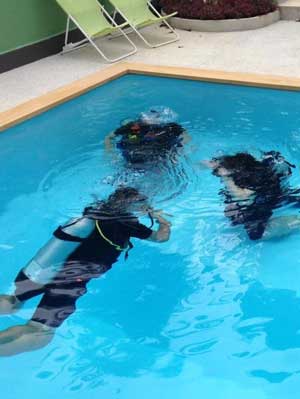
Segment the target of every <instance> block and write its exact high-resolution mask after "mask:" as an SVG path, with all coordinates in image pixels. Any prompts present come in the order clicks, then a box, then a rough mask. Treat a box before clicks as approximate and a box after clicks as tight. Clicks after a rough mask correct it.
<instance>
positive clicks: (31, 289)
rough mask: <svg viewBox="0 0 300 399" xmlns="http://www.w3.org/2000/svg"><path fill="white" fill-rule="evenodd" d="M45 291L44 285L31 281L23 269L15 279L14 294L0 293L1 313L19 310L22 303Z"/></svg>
mask: <svg viewBox="0 0 300 399" xmlns="http://www.w3.org/2000/svg"><path fill="white" fill-rule="evenodd" d="M43 292H44V286H43V285H40V284H37V283H34V282H33V281H31V280H30V279H29V278H28V277H27V276H26V274H25V273H24V272H23V271H22V270H21V271H20V273H19V274H18V275H17V277H16V279H15V292H14V294H13V295H0V315H5V314H12V313H15V312H17V311H18V310H19V309H20V307H21V306H22V304H23V303H24V302H25V301H27V300H28V299H31V298H33V297H35V296H37V295H40V294H42V293H43Z"/></svg>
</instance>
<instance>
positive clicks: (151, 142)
mask: <svg viewBox="0 0 300 399" xmlns="http://www.w3.org/2000/svg"><path fill="white" fill-rule="evenodd" d="M174 119H175V116H174V113H173V112H172V111H171V110H169V109H168V108H160V107H158V109H151V110H150V111H149V112H144V113H142V114H141V115H140V117H139V118H138V119H137V120H133V121H130V122H128V123H126V124H125V125H123V126H121V127H119V128H118V129H117V130H115V131H114V132H112V133H111V134H110V135H108V136H107V137H106V139H105V147H106V149H107V150H108V151H111V150H112V149H113V148H114V147H116V148H118V149H120V150H121V153H122V156H123V158H124V159H125V160H126V162H127V163H128V164H130V165H144V164H146V163H153V162H155V161H162V160H165V159H169V160H171V161H174V157H176V155H177V153H178V149H179V148H181V147H183V145H184V144H185V143H186V142H187V141H188V140H189V137H188V135H187V133H186V131H185V130H184V128H183V127H182V126H181V125H179V124H178V123H175V122H174V121H173V120H174Z"/></svg>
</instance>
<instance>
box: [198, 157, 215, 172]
mask: <svg viewBox="0 0 300 399" xmlns="http://www.w3.org/2000/svg"><path fill="white" fill-rule="evenodd" d="M197 166H198V167H199V168H200V169H203V170H204V169H214V168H215V167H216V166H218V163H217V162H214V161H209V160H208V159H202V161H199V162H198V163H197Z"/></svg>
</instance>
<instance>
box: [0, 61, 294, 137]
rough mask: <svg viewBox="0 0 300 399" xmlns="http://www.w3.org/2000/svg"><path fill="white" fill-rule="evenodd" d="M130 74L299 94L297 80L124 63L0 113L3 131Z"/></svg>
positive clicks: (0, 126)
mask: <svg viewBox="0 0 300 399" xmlns="http://www.w3.org/2000/svg"><path fill="white" fill-rule="evenodd" d="M127 74H136V75H150V76H160V77H170V78H177V79H188V80H198V81H203V82H211V83H224V84H233V85H242V86H254V87H264V88H270V89H278V90H293V91H300V79H298V78H291V77H284V76H276V75H264V74H253V73H242V72H225V71H217V70H206V69H195V68H187V67H175V66H156V65H150V64H140V63H127V62H123V63H119V64H116V65H113V66H109V67H107V68H105V69H104V70H101V71H98V72H96V73H93V74H91V75H88V76H85V77H84V78H81V79H79V80H76V81H74V82H72V83H69V84H67V85H64V86H62V87H59V88H57V89H55V90H53V91H50V92H48V93H46V94H43V95H41V96H39V97H36V98H33V99H31V100H28V101H26V102H24V103H21V104H19V105H17V106H15V107H13V108H11V109H9V110H7V111H4V112H1V113H0V132H3V131H4V130H6V129H8V128H10V127H12V126H14V125H16V124H18V123H21V122H23V121H25V120H27V119H30V118H32V117H34V116H36V115H39V114H41V113H43V112H45V111H47V110H49V109H51V108H53V107H55V106H57V105H59V104H62V103H63V102H65V101H68V100H71V99H73V98H76V97H78V96H80V95H81V94H84V93H86V92H88V91H89V90H92V89H95V88H96V87H99V86H102V85H104V84H105V83H108V82H110V81H112V80H114V79H117V78H119V77H121V76H124V75H127Z"/></svg>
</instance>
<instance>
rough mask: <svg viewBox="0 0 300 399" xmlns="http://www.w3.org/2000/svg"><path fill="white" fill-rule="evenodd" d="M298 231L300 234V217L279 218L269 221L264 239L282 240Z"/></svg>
mask: <svg viewBox="0 0 300 399" xmlns="http://www.w3.org/2000/svg"><path fill="white" fill-rule="evenodd" d="M297 231H298V232H300V216H298V215H290V216H278V217H276V218H272V219H270V220H269V222H268V225H267V228H266V230H265V232H264V234H263V237H262V239H263V240H271V239H275V238H282V237H285V236H288V235H290V234H292V233H294V232H297Z"/></svg>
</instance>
